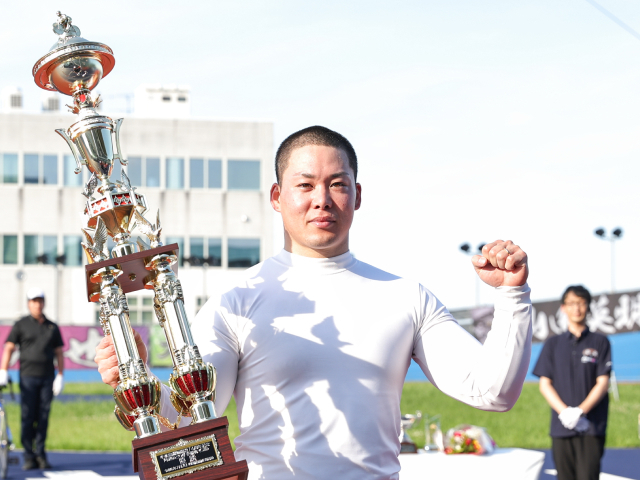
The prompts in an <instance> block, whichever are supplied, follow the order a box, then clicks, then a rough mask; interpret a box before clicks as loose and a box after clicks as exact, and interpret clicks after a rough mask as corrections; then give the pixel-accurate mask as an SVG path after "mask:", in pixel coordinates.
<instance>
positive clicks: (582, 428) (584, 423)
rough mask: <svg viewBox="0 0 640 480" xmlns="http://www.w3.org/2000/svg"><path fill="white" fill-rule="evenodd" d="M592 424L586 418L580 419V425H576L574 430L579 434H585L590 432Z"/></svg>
mask: <svg viewBox="0 0 640 480" xmlns="http://www.w3.org/2000/svg"><path fill="white" fill-rule="evenodd" d="M590 424H591V422H590V421H589V420H587V419H586V417H580V418H579V419H578V424H577V425H576V427H575V428H574V430H575V431H576V432H578V433H584V432H586V431H587V430H589V425H590Z"/></svg>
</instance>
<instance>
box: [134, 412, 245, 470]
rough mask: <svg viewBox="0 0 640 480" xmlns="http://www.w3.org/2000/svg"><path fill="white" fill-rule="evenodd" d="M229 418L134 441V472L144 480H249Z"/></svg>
mask: <svg viewBox="0 0 640 480" xmlns="http://www.w3.org/2000/svg"><path fill="white" fill-rule="evenodd" d="M228 425H229V422H228V421H227V418H226V417H222V418H216V419H214V420H208V421H206V422H203V423H197V424H195V425H189V426H188V427H183V428H178V429H177V430H170V431H168V432H163V433H159V434H157V435H152V436H150V437H146V438H136V439H135V440H134V441H133V471H134V472H138V475H139V476H140V479H141V480H168V479H173V478H175V479H176V480H205V479H206V480H247V474H248V473H249V468H248V467H247V461H246V460H240V461H239V462H236V459H235V457H234V456H233V449H232V448H231V442H230V440H229V435H228V434H227V427H228Z"/></svg>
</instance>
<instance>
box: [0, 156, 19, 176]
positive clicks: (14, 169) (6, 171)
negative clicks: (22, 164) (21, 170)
mask: <svg viewBox="0 0 640 480" xmlns="http://www.w3.org/2000/svg"><path fill="white" fill-rule="evenodd" d="M0 178H1V179H2V183H18V155H17V154H15V153H4V154H2V157H1V158H0Z"/></svg>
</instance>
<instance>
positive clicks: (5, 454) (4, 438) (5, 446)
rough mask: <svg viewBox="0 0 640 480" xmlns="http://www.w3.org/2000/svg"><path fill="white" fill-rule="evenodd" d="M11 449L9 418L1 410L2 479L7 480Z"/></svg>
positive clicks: (0, 467)
mask: <svg viewBox="0 0 640 480" xmlns="http://www.w3.org/2000/svg"><path fill="white" fill-rule="evenodd" d="M0 408H1V407H0ZM10 447H11V441H10V440H9V432H8V426H7V417H6V415H5V412H4V410H0V478H2V479H5V478H7V470H8V468H9V448H10Z"/></svg>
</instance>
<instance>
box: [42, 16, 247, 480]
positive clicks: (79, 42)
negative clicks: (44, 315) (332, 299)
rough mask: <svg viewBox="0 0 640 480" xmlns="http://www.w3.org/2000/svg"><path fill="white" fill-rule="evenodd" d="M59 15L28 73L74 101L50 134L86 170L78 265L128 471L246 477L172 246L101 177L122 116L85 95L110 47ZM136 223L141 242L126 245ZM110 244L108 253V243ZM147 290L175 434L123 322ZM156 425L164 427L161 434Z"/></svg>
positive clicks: (115, 156) (117, 157)
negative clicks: (126, 435) (164, 352)
mask: <svg viewBox="0 0 640 480" xmlns="http://www.w3.org/2000/svg"><path fill="white" fill-rule="evenodd" d="M57 14H58V21H57V22H56V23H54V24H53V30H54V32H55V33H57V34H59V38H58V42H57V43H56V44H55V45H54V46H53V47H52V49H51V50H50V51H49V53H47V54H46V55H44V56H43V57H42V58H40V60H38V62H36V64H35V65H34V67H33V70H32V71H33V76H34V80H35V82H36V84H37V85H38V86H40V87H41V88H43V89H45V90H56V91H59V92H60V93H62V94H65V95H71V96H72V97H73V106H72V107H69V108H70V109H71V112H72V113H75V114H77V115H78V117H79V120H78V121H77V122H76V123H74V124H73V125H71V126H70V127H69V128H68V129H66V130H65V129H57V130H56V133H58V134H59V135H60V136H61V137H62V138H63V139H64V140H65V141H66V142H67V145H68V146H69V148H70V149H71V152H72V153H73V156H74V158H75V161H76V169H75V172H76V173H80V171H81V170H82V166H83V165H86V166H87V168H88V169H89V171H90V172H91V173H92V175H91V178H90V179H89V181H88V182H87V184H86V186H85V189H84V191H83V192H82V194H83V195H84V196H85V197H86V198H87V201H86V204H85V208H84V214H85V216H86V217H87V227H88V228H84V229H83V233H84V235H85V239H86V243H85V242H83V243H82V246H83V248H84V251H85V253H86V255H87V261H88V264H87V265H86V267H85V271H86V277H87V283H86V285H87V298H88V300H89V301H90V302H100V323H101V325H102V328H103V330H104V332H105V335H110V336H111V338H112V339H113V345H114V347H115V351H116V357H117V359H118V369H119V372H120V375H119V381H118V384H117V386H116V388H115V389H114V392H113V397H114V400H115V403H116V407H115V411H114V414H115V416H116V418H117V419H118V421H119V422H120V423H121V425H122V426H123V427H124V428H126V429H127V430H133V431H135V432H136V438H135V439H134V440H133V466H134V471H136V472H139V475H140V478H141V479H143V480H144V479H148V480H150V479H158V480H166V479H170V478H174V477H178V476H179V477H181V479H182V478H184V480H204V479H205V478H206V479H208V480H214V479H228V480H232V479H233V480H246V478H247V474H248V467H247V462H246V461H244V460H241V461H239V462H236V461H235V458H234V455H233V449H232V448H231V442H230V440H229V436H228V433H227V428H228V422H227V419H226V418H224V417H222V418H218V417H217V416H216V413H215V408H214V403H213V399H214V398H215V385H216V372H215V368H214V367H213V366H212V365H211V364H209V363H206V362H204V361H203V360H202V357H201V355H200V352H199V351H198V347H197V345H196V344H195V342H194V340H193V336H192V334H191V329H190V326H189V322H188V319H187V315H186V312H185V308H184V296H183V293H182V286H181V283H180V280H178V278H177V276H176V274H175V272H174V269H175V270H177V266H176V265H175V264H176V261H177V254H178V246H177V244H173V245H167V246H163V245H162V243H161V241H160V232H161V230H162V228H161V226H160V217H159V213H158V216H157V220H156V223H155V224H151V223H150V222H149V221H148V220H147V219H145V218H144V217H143V216H142V214H143V213H144V212H145V211H146V210H147V207H146V200H145V198H144V195H141V194H139V193H136V191H135V190H136V188H135V187H134V186H132V185H131V182H130V181H129V178H128V177H127V175H126V172H125V170H124V169H123V170H122V177H121V180H120V181H116V182H115V183H114V182H112V181H111V180H110V175H111V173H112V171H113V166H114V164H115V162H116V161H119V162H120V163H121V164H122V165H126V164H127V162H126V160H125V159H124V157H123V155H122V153H121V152H122V150H121V148H120V140H119V131H120V126H121V124H122V119H119V120H117V121H115V122H114V121H113V120H112V119H111V118H109V117H107V116H105V115H101V114H100V113H98V111H97V107H98V105H99V103H100V101H99V98H97V99H95V100H94V99H93V98H92V96H91V91H92V90H93V89H94V88H95V87H96V86H97V85H98V83H99V82H100V80H101V79H102V78H103V77H106V76H107V74H108V73H109V72H110V71H111V70H112V69H113V66H114V64H115V59H114V56H113V52H112V50H111V49H110V48H109V47H108V46H106V45H104V44H101V43H98V42H89V41H87V40H85V39H84V38H82V37H80V30H79V29H78V27H76V26H74V25H72V22H71V18H70V17H68V16H66V15H63V14H61V13H60V12H58V13H57ZM135 225H137V226H138V228H139V230H140V231H141V233H142V234H144V235H145V236H146V237H147V238H148V239H149V242H150V243H149V244H147V243H146V242H145V241H144V240H142V239H140V238H138V241H137V243H133V242H131V241H130V233H131V230H132V229H133V227H134V226H135ZM109 236H110V237H112V238H113V240H114V241H115V243H116V246H115V247H114V248H113V249H112V250H111V252H109V251H108V249H107V248H106V246H107V239H108V237H109ZM143 288H145V289H150V290H153V292H154V310H155V315H156V318H157V319H158V322H159V323H160V325H161V326H162V328H163V330H164V333H165V336H166V339H167V343H168V344H169V350H170V352H171V356H172V360H173V365H174V368H173V373H172V374H171V377H170V387H171V390H170V399H171V403H172V404H173V405H174V407H175V409H176V411H177V412H178V414H179V418H180V417H181V416H185V417H191V425H189V426H186V427H182V428H179V429H177V426H178V424H179V420H178V422H176V424H171V422H169V420H167V419H166V418H164V417H162V416H161V415H160V405H161V403H160V398H161V395H162V386H161V384H160V382H159V380H157V379H156V378H155V377H153V376H152V375H151V374H150V373H149V372H148V370H147V367H146V365H145V363H144V361H143V360H142V358H141V357H140V353H139V352H138V348H137V346H136V341H135V337H134V334H133V330H132V328H131V323H130V320H129V307H128V304H127V299H126V296H125V293H128V292H132V291H136V290H140V289H143ZM160 422H162V423H163V424H164V425H165V426H166V427H168V428H169V429H170V430H169V431H165V432H161V430H160Z"/></svg>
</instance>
